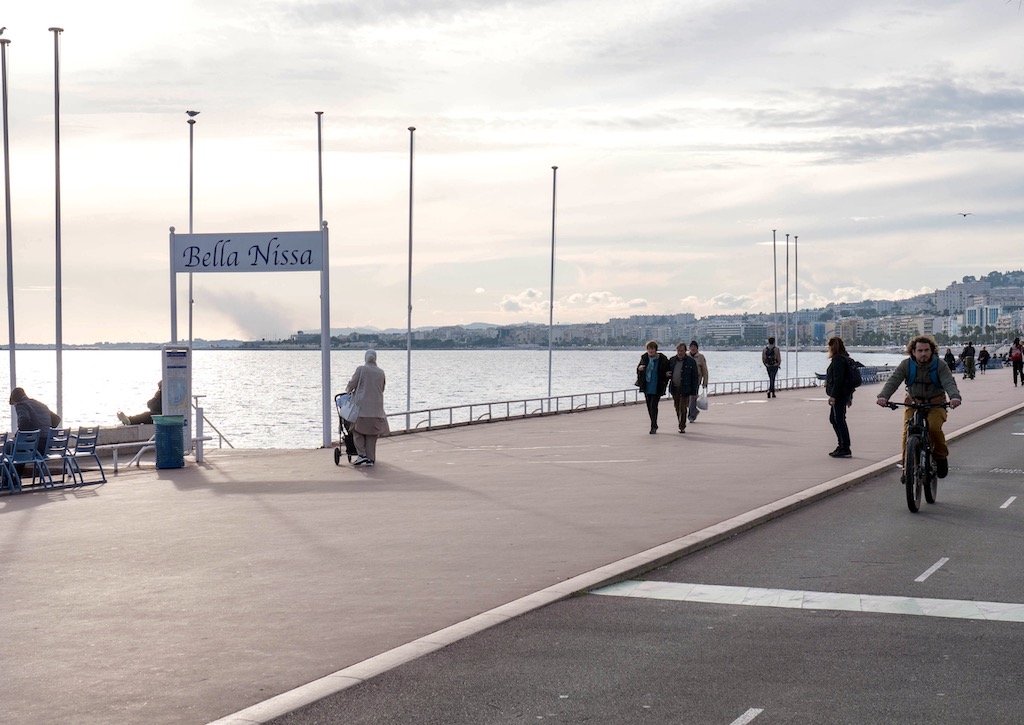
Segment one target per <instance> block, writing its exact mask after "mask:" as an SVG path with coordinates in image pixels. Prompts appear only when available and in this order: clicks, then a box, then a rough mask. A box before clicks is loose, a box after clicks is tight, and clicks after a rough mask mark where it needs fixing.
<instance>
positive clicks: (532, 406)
mask: <svg viewBox="0 0 1024 725" xmlns="http://www.w3.org/2000/svg"><path fill="white" fill-rule="evenodd" d="M820 384H821V381H819V380H818V379H817V378H816V377H813V376H811V377H799V378H785V379H783V378H779V379H777V380H776V381H775V388H776V390H792V389H797V388H813V387H817V386H818V385H820ZM767 390H768V381H767V380H740V381H735V382H727V383H711V384H710V385H709V386H708V395H709V396H713V395H734V394H745V393H763V392H765V391H767ZM642 402H644V395H643V393H641V392H640V390H639V389H638V388H630V389H628V390H611V391H604V392H597V393H576V394H573V395H556V396H552V397H550V398H549V397H539V398H522V399H518V400H502V401H497V402H492V403H466V404H462V405H450V406H447V407H443V408H424V409H422V410H410V411H402V412H400V413H391V414H389V415H388V416H387V418H388V425H389V427H390V428H391V434H392V435H398V434H405V433H416V432H419V431H428V430H437V429H441V428H455V427H459V426H465V425H475V424H478V423H493V422H495V421H499V420H520V419H523V418H534V417H540V416H545V415H559V414H562V413H576V412H580V411H585V410H600V409H603V408H612V407H614V406H617V405H635V404H637V403H642ZM392 423H394V424H393V425H392Z"/></svg>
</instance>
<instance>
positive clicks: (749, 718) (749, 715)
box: [729, 707, 764, 725]
mask: <svg viewBox="0 0 1024 725" xmlns="http://www.w3.org/2000/svg"><path fill="white" fill-rule="evenodd" d="M762 712H764V708H760V707H752V708H750V709H749V710H747V711H746V712H745V713H743V714H742V715H740V716H739V717H738V718H736V719H735V720H733V721H732V722H731V723H729V725H747V723H750V722H753V721H754V718H755V717H757V716H758V715H760V714H761V713H762Z"/></svg>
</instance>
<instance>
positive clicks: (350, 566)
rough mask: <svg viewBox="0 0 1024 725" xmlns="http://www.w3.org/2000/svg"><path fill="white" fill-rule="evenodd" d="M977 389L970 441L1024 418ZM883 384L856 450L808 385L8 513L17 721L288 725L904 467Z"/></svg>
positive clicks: (967, 386) (499, 430)
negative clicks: (848, 452)
mask: <svg viewBox="0 0 1024 725" xmlns="http://www.w3.org/2000/svg"><path fill="white" fill-rule="evenodd" d="M712 373H713V371H712ZM960 385H961V389H962V391H963V392H964V395H965V399H966V401H967V402H966V403H965V405H964V406H962V407H961V408H959V409H958V410H955V411H952V412H951V413H950V420H949V422H948V423H947V425H946V430H947V432H949V433H953V432H956V431H959V432H960V433H961V434H962V433H963V432H965V431H968V430H973V429H975V428H977V427H979V426H983V425H985V424H986V422H990V421H991V420H994V419H998V418H999V417H1001V416H1002V415H1005V414H1007V413H1009V412H1012V411H1014V410H1017V409H1019V408H1021V407H1024V389H1020V388H1014V387H1013V385H1012V383H1011V379H1010V375H1009V372H1008V371H1007V370H998V371H992V372H990V373H988V374H987V375H986V376H979V377H978V378H977V379H975V380H973V381H960ZM877 388H878V386H877V385H874V386H871V385H869V386H865V387H864V388H863V389H862V390H861V391H860V392H858V394H857V399H856V402H855V405H854V407H853V408H852V409H851V411H850V415H849V421H850V425H851V431H852V439H853V451H854V458H852V459H847V460H841V459H840V460H834V459H831V458H829V457H828V456H827V455H826V454H827V452H828V451H830V450H832V448H833V447H834V446H835V439H834V436H833V433H832V430H831V427H830V426H829V424H828V406H827V404H826V402H825V396H824V392H823V391H822V390H821V389H808V390H799V391H785V392H783V393H780V395H779V397H778V398H776V399H774V400H767V399H764V398H762V397H760V396H759V395H757V394H750V395H735V396H723V397H715V398H712V399H711V407H710V410H708V411H707V412H705V413H702V415H701V417H700V418H699V419H698V422H697V423H695V424H693V425H691V426H690V427H688V429H687V433H686V434H685V435H680V434H678V433H676V432H675V430H674V426H673V425H671V417H672V413H671V405H670V403H669V404H663V406H662V413H661V415H662V427H661V432H660V433H659V434H658V435H653V436H652V435H648V433H647V429H648V424H647V416H646V411H645V409H644V407H643V406H642V405H638V406H624V407H617V408H613V409H606V410H600V411H590V412H585V413H575V414H566V415H558V416H551V417H544V418H534V419H529V420H521V421H511V422H502V423H494V424H490V425H478V426H471V427H462V428H455V429H451V430H445V431H435V432H429V433H417V434H414V435H408V436H396V437H393V438H389V439H386V440H384V441H382V442H381V444H380V446H379V450H378V461H379V462H378V465H377V466H376V467H375V468H373V469H368V470H363V469H355V468H351V467H349V466H347V465H342V466H341V467H336V466H335V465H334V462H333V455H332V452H331V451H328V450H319V451H278V450H260V451H216V452H214V453H210V454H208V455H207V458H206V461H205V462H204V463H203V464H201V465H196V464H195V463H192V462H189V464H188V465H187V466H186V468H184V469H178V470H156V469H153V468H142V469H131V470H128V471H122V473H121V475H119V476H118V477H116V478H115V479H113V480H112V481H111V482H110V483H108V484H106V485H102V486H91V487H86V488H84V489H79V490H74V489H71V490H60V491H53V492H38V493H32V494H26V495H21V496H12V497H4V498H0V547H2V548H0V551H2V552H3V558H2V563H0V596H2V599H0V602H2V604H3V612H4V617H3V620H2V621H3V624H2V625H0V628H2V629H0V661H2V663H3V666H4V670H5V680H6V682H5V684H6V688H5V695H4V705H3V710H4V719H5V721H9V722H17V723H22V722H24V723H65V722H72V721H73V722H76V723H137V722H146V723H204V722H209V721H212V720H215V719H217V718H223V720H222V721H223V722H225V723H252V722H261V721H264V720H267V719H269V718H271V717H273V716H276V715H279V714H281V713H283V712H287V711H289V710H290V709H293V708H295V707H298V706H299V705H301V704H304V703H305V702H308V701H310V699H313V698H316V697H317V696H322V695H325V694H327V693H329V692H331V691H334V690H337V689H340V688H343V687H346V686H348V685H351V684H354V683H358V682H360V681H362V680H363V679H365V678H366V677H369V676H372V675H373V674H375V673H377V672H380V671H384V670H386V669H388V668H389V667H392V666H394V665H395V664H397V663H400V662H403V661H407V660H409V659H411V658H414V657H416V656H418V655H419V654H422V653H426V652H429V651H432V650H435V649H437V648H439V647H441V646H444V645H445V644H446V643H448V642H451V641H455V640H457V639H458V638H460V637H462V636H465V635H466V634H467V633H471V632H474V631H478V630H479V629H480V628H483V627H486V626H490V625H493V624H498V623H500V622H503V621H507V620H508V618H509V617H511V616H514V615H515V614H517V613H521V612H524V611H529V610H530V609H531V608H533V607H536V606H542V605H543V604H545V603H549V602H551V601H555V600H557V599H559V598H561V597H564V596H568V595H570V594H571V593H573V592H574V591H578V590H580V589H583V588H586V587H589V586H595V585H597V584H599V583H601V582H605V581H612V580H615V579H617V578H620V577H622V576H624V575H628V574H629V573H632V572H635V571H638V570H642V569H644V568H647V567H650V566H652V565H655V564H657V563H660V562H664V561H668V560H670V559H672V558H674V557H675V556H678V554H679V552H681V551H686V550H689V549H695V548H699V547H701V546H705V545H706V544H707V542H708V541H711V540H713V539H715V538H716V537H717V538H721V537H725V536H728V535H730V533H732V532H734V531H735V530H737V529H738V528H742V527H749V526H752V525H756V523H757V522H759V521H762V520H765V519H766V518H770V517H772V516H776V515H779V513H780V512H781V511H783V510H785V509H787V508H789V507H795V506H799V505H800V504H801V503H802V502H804V501H807V500H812V499H813V498H815V497H817V496H821V495H826V494H827V493H828V492H829V491H831V490H833V489H835V488H837V487H843V486H848V485H852V484H854V483H856V482H857V481H859V480H862V479H864V478H866V477H870V476H872V475H874V474H875V473H877V472H878V471H879V470H883V469H887V468H888V467H890V466H891V465H892V464H893V463H894V462H895V460H896V454H897V453H898V446H899V433H900V425H901V416H900V414H899V413H898V412H893V411H889V410H884V409H880V408H878V407H877V406H875V405H874V404H873V400H874V392H875V391H876V390H877ZM761 395H763V394H761ZM951 463H952V470H951V473H950V477H951V478H955V476H956V475H957V469H956V465H957V463H956V459H955V458H954V459H952V461H951ZM908 515H909V514H908Z"/></svg>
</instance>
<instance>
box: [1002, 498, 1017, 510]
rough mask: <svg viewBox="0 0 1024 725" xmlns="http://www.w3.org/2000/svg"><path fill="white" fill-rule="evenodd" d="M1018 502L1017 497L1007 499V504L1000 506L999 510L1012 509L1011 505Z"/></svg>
mask: <svg viewBox="0 0 1024 725" xmlns="http://www.w3.org/2000/svg"><path fill="white" fill-rule="evenodd" d="M1016 500H1017V497H1016V496H1010V498H1008V499H1006V503H1004V504H1003V505H1002V506H1000V507H999V508H1001V509H1007V508H1010V504H1011V503H1013V502H1014V501H1016Z"/></svg>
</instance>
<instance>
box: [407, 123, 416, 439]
mask: <svg viewBox="0 0 1024 725" xmlns="http://www.w3.org/2000/svg"><path fill="white" fill-rule="evenodd" d="M415 135H416V127H415V126H409V310H408V315H409V316H408V323H407V326H406V333H405V429H406V430H409V426H410V416H409V411H410V410H412V159H413V151H414V150H415Z"/></svg>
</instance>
